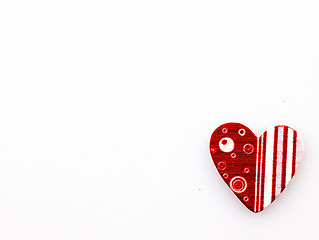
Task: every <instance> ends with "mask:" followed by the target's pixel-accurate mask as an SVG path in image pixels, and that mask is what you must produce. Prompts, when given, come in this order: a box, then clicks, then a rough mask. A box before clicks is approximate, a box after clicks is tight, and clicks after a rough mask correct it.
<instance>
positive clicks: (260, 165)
mask: <svg viewBox="0 0 319 240" xmlns="http://www.w3.org/2000/svg"><path fill="white" fill-rule="evenodd" d="M263 147H264V135H262V136H261V144H260V153H259V154H260V163H259V174H260V175H259V199H258V202H259V211H260V210H261V209H262V208H261V206H260V203H261V182H262V174H261V173H262V169H263V166H262V163H263V157H264V156H263Z"/></svg>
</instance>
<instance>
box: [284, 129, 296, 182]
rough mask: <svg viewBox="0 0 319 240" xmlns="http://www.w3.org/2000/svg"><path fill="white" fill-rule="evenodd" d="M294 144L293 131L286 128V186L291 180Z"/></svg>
mask: <svg viewBox="0 0 319 240" xmlns="http://www.w3.org/2000/svg"><path fill="white" fill-rule="evenodd" d="M293 143H294V130H292V129H291V128H288V139H287V165H286V186H287V185H288V183H289V181H290V180H291V172H292V157H293V156H292V154H293V147H294V145H293Z"/></svg>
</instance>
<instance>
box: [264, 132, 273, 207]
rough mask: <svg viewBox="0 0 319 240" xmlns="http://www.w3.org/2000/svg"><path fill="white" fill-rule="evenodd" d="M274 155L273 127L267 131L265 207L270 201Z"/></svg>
mask: <svg viewBox="0 0 319 240" xmlns="http://www.w3.org/2000/svg"><path fill="white" fill-rule="evenodd" d="M273 156H274V128H272V129H269V130H268V131H267V143H266V158H264V160H265V161H266V166H265V187H264V206H263V208H266V207H267V206H268V205H269V204H270V203H271V193H272V172H273V171H272V166H273Z"/></svg>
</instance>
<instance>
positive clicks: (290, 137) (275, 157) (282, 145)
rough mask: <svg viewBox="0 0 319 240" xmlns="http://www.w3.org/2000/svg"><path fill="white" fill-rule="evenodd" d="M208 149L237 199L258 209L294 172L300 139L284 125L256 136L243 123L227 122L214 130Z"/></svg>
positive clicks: (272, 196) (269, 199)
mask: <svg viewBox="0 0 319 240" xmlns="http://www.w3.org/2000/svg"><path fill="white" fill-rule="evenodd" d="M210 152H211V155H212V158H213V162H214V164H215V166H216V168H217V170H218V172H219V174H220V175H221V177H222V178H223V179H224V181H225V182H226V184H227V185H228V186H229V187H230V189H231V190H232V191H233V192H234V194H235V195H236V196H237V197H238V198H239V200H240V201H241V202H242V203H243V204H244V205H245V206H246V207H247V208H248V209H250V210H251V211H253V212H260V211H262V210H263V209H265V208H266V207H267V206H268V205H270V204H271V203H272V202H273V201H274V200H275V199H276V197H278V196H279V195H280V193H281V192H282V191H283V190H284V189H285V187H286V186H287V185H288V183H289V181H290V180H291V179H292V177H293V176H294V174H295V171H296V169H297V167H298V165H299V164H300V161H301V158H302V154H303V141H302V138H301V137H300V135H299V134H297V132H296V131H295V130H294V129H292V128H290V127H287V126H283V125H279V126H275V127H274V128H270V129H268V130H267V131H265V132H264V133H263V134H262V135H261V136H260V137H257V136H256V135H255V134H254V133H253V132H252V131H251V130H250V129H249V128H248V127H246V126H244V125H243V124H240V123H226V124H223V125H221V126H219V127H218V128H217V129H216V130H215V131H214V132H213V134H212V136H211V139H210Z"/></svg>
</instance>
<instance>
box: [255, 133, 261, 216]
mask: <svg viewBox="0 0 319 240" xmlns="http://www.w3.org/2000/svg"><path fill="white" fill-rule="evenodd" d="M259 154H260V153H259V138H257V159H256V160H257V161H256V180H255V212H257V186H258V155H259Z"/></svg>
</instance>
